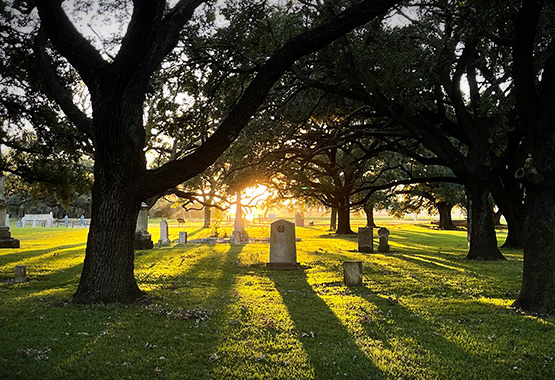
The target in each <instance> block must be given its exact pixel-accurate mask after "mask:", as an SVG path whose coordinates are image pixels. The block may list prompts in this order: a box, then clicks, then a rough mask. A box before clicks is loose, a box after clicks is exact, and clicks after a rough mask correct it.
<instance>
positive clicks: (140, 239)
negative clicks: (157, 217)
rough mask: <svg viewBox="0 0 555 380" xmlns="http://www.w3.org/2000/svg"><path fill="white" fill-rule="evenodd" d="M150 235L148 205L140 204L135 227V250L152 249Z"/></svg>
mask: <svg viewBox="0 0 555 380" xmlns="http://www.w3.org/2000/svg"><path fill="white" fill-rule="evenodd" d="M152 248H154V243H153V242H152V235H151V234H150V232H148V205H147V204H146V203H144V202H142V203H141V208H140V210H139V215H138V216H137V224H136V226H135V249H152Z"/></svg>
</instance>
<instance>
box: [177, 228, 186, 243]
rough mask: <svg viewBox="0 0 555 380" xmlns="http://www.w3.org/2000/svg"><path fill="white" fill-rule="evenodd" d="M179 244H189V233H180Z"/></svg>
mask: <svg viewBox="0 0 555 380" xmlns="http://www.w3.org/2000/svg"><path fill="white" fill-rule="evenodd" d="M179 244H187V231H179Z"/></svg>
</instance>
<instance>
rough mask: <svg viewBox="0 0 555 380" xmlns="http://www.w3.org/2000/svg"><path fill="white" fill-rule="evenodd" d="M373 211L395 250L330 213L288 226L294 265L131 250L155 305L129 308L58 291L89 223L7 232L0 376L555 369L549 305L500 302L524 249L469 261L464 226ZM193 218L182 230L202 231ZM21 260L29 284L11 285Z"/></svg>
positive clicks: (262, 230) (219, 252) (242, 253)
mask: <svg viewBox="0 0 555 380" xmlns="http://www.w3.org/2000/svg"><path fill="white" fill-rule="evenodd" d="M379 223H380V224H382V225H387V226H388V228H389V229H390V231H391V235H390V243H391V246H392V251H393V252H392V253H389V254H369V255H368V254H367V255H362V254H360V253H357V252H356V238H353V237H341V238H337V237H335V236H332V235H327V232H326V231H325V230H326V228H327V221H325V220H319V219H317V220H316V227H310V228H297V235H298V236H299V237H301V238H302V242H299V243H297V249H298V261H299V262H300V263H301V264H302V268H301V269H300V270H298V271H288V272H274V271H269V270H267V269H266V267H265V265H264V263H265V262H267V260H268V245H266V244H256V243H252V244H248V245H245V246H239V245H233V246H230V245H215V246H214V245H213V246H203V245H197V244H189V245H187V246H178V245H173V246H170V247H164V248H155V249H154V250H150V251H139V252H137V253H136V271H135V272H136V276H137V278H138V282H139V285H140V286H141V288H143V289H145V290H147V291H148V293H149V295H150V296H151V297H152V298H151V301H152V303H150V304H145V305H133V306H119V305H109V306H108V305H96V306H78V305H67V304H65V303H64V302H65V301H66V300H67V299H68V298H69V297H70V296H71V295H72V294H73V293H74V291H75V288H76V286H77V282H78V276H79V272H80V270H81V265H82V260H83V256H84V248H85V239H86V233H87V230H86V229H71V228H70V229H66V228H52V229H43V228H34V229H33V228H25V229H22V228H12V234H13V235H14V236H16V237H17V238H20V239H21V242H22V248H21V249H20V250H11V249H10V250H2V251H0V278H2V284H0V327H1V328H2V331H3V333H4V339H3V344H2V345H0V360H1V362H2V365H1V366H0V377H1V378H6V379H9V378H14V377H20V378H37V377H40V378H42V379H75V378H84V377H90V378H95V379H108V378H125V377H132V378H134V379H151V378H155V377H161V378H183V377H187V378H207V379H220V378H232V379H259V378H266V379H301V378H302V379H337V378H350V379H365V378H372V379H399V378H404V379H438V378H442V379H483V378H484V376H487V377H488V378H489V379H507V378H525V379H526V378H529V379H533V378H534V379H539V378H552V377H554V376H555V361H554V360H553V357H554V356H555V352H554V349H553V347H555V340H554V337H555V331H554V327H553V326H554V322H555V320H554V319H553V317H546V316H533V315H525V314H520V313H518V312H515V311H514V310H511V309H510V308H509V305H510V304H511V302H512V300H513V299H514V297H515V296H516V294H517V292H518V289H519V285H520V276H521V267H522V254H521V253H520V252H518V251H504V254H505V256H506V257H507V258H508V261H506V262H473V261H468V260H465V258H464V257H465V255H466V235H465V232H464V231H437V230H431V229H429V228H428V227H427V226H425V225H418V224H403V223H400V222H392V221H391V220H380V221H379ZM357 224H360V225H363V223H362V221H358V222H357ZM156 225H157V221H156V220H152V221H151V226H150V227H151V232H153V240H155V241H156V240H157V239H158V236H157V233H156V228H155V226H156ZM200 226H201V224H200V222H187V224H186V226H185V230H187V231H188V232H189V236H190V237H191V238H196V237H202V236H207V235H208V234H209V233H210V230H209V229H202V228H201V227H200ZM175 227H176V225H174V224H173V223H172V224H171V226H170V238H171V239H175V238H177V228H175ZM226 228H227V227H226ZM229 228H232V227H231V226H229ZM248 231H249V235H251V236H267V234H268V233H269V229H268V226H259V227H249V228H248ZM499 235H503V233H499ZM499 238H502V236H499ZM344 260H362V261H363V264H364V286H362V287H351V288H349V287H346V286H344V285H342V268H341V263H342V261H344ZM19 264H23V265H27V271H28V272H27V273H28V279H29V281H28V282H26V283H23V284H13V283H9V282H8V278H10V277H11V276H13V267H14V265H19Z"/></svg>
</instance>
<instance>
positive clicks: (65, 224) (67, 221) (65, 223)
mask: <svg viewBox="0 0 555 380" xmlns="http://www.w3.org/2000/svg"><path fill="white" fill-rule="evenodd" d="M68 225H69V217H68V216H67V215H66V216H64V226H66V227H67V226H68Z"/></svg>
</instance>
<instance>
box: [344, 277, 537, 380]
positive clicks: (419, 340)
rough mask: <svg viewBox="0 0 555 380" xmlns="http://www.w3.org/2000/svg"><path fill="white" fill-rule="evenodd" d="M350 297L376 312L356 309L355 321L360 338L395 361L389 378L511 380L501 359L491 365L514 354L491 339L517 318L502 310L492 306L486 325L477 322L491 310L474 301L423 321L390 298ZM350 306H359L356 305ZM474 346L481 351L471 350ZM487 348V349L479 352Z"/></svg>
mask: <svg viewBox="0 0 555 380" xmlns="http://www.w3.org/2000/svg"><path fill="white" fill-rule="evenodd" d="M356 296H358V297H360V298H361V299H363V300H365V301H367V302H368V303H371V304H373V305H374V306H375V307H376V308H375V309H373V310H372V311H369V310H364V309H363V308H361V309H359V311H358V312H359V313H361V316H362V318H360V320H361V321H363V323H362V324H363V325H364V330H365V331H366V334H367V335H368V336H373V337H375V338H376V337H377V338H378V339H379V340H381V341H383V342H384V348H386V349H387V350H388V351H390V352H391V353H388V354H386V355H383V356H385V357H386V358H387V357H389V359H387V360H390V358H391V357H393V358H396V359H397V360H398V361H399V363H398V364H397V365H394V366H392V370H391V372H390V374H391V375H393V376H394V377H396V378H404V377H406V376H407V374H408V373H412V376H410V377H411V378H440V379H447V378H449V379H481V378H514V377H513V376H515V374H514V371H513V370H512V367H511V366H509V365H507V363H505V362H504V360H492V359H493V358H496V357H497V358H502V357H503V355H502V354H501V353H503V352H505V353H506V354H505V355H506V356H510V355H511V352H512V351H514V349H515V348H514V346H513V347H504V346H503V344H505V343H499V344H498V343H496V340H495V337H496V336H500V335H502V334H505V333H506V332H507V329H506V326H507V325H510V324H513V323H515V319H518V316H515V315H511V313H508V312H507V311H506V310H504V309H503V308H502V307H498V306H497V307H494V308H495V309H496V313H498V317H497V319H496V320H495V323H492V324H491V325H490V324H485V323H484V321H483V320H482V319H481V318H482V313H483V315H484V316H485V315H487V314H488V313H490V311H489V310H488V309H491V307H492V306H491V305H483V304H480V303H479V301H477V300H476V301H471V302H470V303H469V304H468V305H467V306H465V307H462V306H461V305H456V306H455V307H454V308H453V311H447V312H446V311H445V310H443V311H442V312H441V314H440V315H426V317H425V318H424V316H420V315H419V314H418V313H416V312H415V310H414V309H412V308H408V307H405V306H404V305H403V303H402V301H401V302H399V301H397V300H394V301H393V302H392V299H391V298H385V297H382V296H378V295H375V294H372V293H370V292H368V291H367V289H364V288H363V289H362V290H360V291H356ZM472 302H474V303H472ZM353 303H354V304H361V301H354V302H353ZM353 309H355V310H356V307H355V308H353ZM492 322H493V321H492ZM529 323H535V322H533V321H529ZM538 325H540V323H538ZM480 346H482V347H484V348H481V349H480V350H477V349H476V348H477V347H480ZM488 346H489V347H491V348H489V349H488V348H485V347H488ZM399 359H401V360H399ZM382 361H383V359H382ZM468 363H472V366H471V367H469V366H468ZM523 378H524V377H523ZM534 378H543V377H542V376H541V375H539V377H534Z"/></svg>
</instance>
